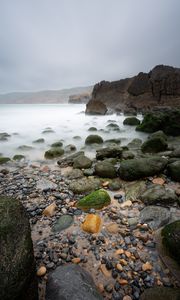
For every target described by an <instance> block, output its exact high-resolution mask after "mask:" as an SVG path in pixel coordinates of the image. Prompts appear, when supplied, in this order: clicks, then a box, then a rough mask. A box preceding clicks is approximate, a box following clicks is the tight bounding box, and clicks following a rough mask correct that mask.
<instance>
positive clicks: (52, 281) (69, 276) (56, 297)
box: [46, 264, 103, 300]
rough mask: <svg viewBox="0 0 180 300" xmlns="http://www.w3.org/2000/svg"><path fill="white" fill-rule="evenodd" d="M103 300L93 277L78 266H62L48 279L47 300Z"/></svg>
mask: <svg viewBox="0 0 180 300" xmlns="http://www.w3.org/2000/svg"><path fill="white" fill-rule="evenodd" d="M63 299H64V300H85V299H86V300H103V297H102V296H101V295H100V294H99V293H98V291H97V289H96V286H95V284H94V282H93V279H92V277H91V275H90V274H89V273H88V272H86V271H85V270H83V269H82V268H81V267H80V266H77V265H73V264H71V265H66V266H60V267H58V268H57V269H56V270H55V271H53V272H52V273H51V274H50V275H49V278H48V282H47V288H46V300H63Z"/></svg>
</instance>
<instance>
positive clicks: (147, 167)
mask: <svg viewBox="0 0 180 300" xmlns="http://www.w3.org/2000/svg"><path fill="white" fill-rule="evenodd" d="M166 165H167V160H166V159H165V158H162V157H158V156H154V157H149V158H139V159H129V160H124V161H122V162H121V165H120V168H119V171H118V172H119V176H120V178H122V179H124V180H129V181H133V180H136V179H140V178H143V177H147V176H153V175H156V174H158V173H160V172H162V171H163V170H164V169H165V167H166Z"/></svg>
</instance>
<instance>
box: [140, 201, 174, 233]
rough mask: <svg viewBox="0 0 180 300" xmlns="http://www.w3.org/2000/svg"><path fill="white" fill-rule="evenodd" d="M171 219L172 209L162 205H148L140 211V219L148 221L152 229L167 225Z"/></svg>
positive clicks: (144, 221)
mask: <svg viewBox="0 0 180 300" xmlns="http://www.w3.org/2000/svg"><path fill="white" fill-rule="evenodd" d="M169 219H170V211H169V210H168V209H167V208H165V207H161V206H153V205H151V206H146V207H145V208H144V209H142V210H141V212H140V217H139V221H140V222H141V223H147V224H148V225H149V227H150V228H151V229H154V230H156V229H158V228H159V227H161V226H164V225H166V224H167V223H168V222H169Z"/></svg>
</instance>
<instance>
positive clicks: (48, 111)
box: [0, 104, 147, 161]
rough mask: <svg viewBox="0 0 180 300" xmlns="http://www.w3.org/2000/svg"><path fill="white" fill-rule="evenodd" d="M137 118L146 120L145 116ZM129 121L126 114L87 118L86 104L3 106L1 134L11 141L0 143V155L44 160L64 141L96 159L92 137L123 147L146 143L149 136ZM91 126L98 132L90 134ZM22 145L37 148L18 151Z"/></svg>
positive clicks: (0, 107)
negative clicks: (89, 139) (114, 127)
mask: <svg viewBox="0 0 180 300" xmlns="http://www.w3.org/2000/svg"><path fill="white" fill-rule="evenodd" d="M137 117H138V118H139V119H142V116H141V115H138V116H137ZM125 118H126V116H124V115H123V114H121V115H117V114H112V115H105V116H91V115H86V114H85V104H0V133H1V132H6V133H8V134H9V135H10V137H9V138H8V140H7V141H0V153H1V155H3V156H8V157H10V158H12V157H13V156H14V155H15V154H23V155H25V157H26V159H27V160H30V161H38V160H40V161H41V160H44V152H45V151H46V150H48V149H50V147H51V144H52V143H54V142H57V141H62V142H63V147H64V148H65V147H66V146H67V145H69V144H73V145H75V146H76V149H77V150H83V151H85V154H86V155H87V156H89V157H91V158H92V157H93V156H94V155H95V148H94V147H86V146H85V139H86V137H87V136H88V135H89V134H98V135H100V136H101V137H102V138H103V139H104V140H108V139H113V138H116V139H117V138H118V139H121V145H122V146H124V145H127V144H128V143H129V142H130V141H131V140H132V139H134V138H140V139H142V140H145V138H146V136H147V135H146V134H145V133H142V132H139V131H136V130H135V127H134V126H127V125H126V126H125V125H123V121H124V119H125ZM110 123H115V124H117V125H119V128H120V130H119V131H115V130H110V129H108V127H107V125H109V124H110ZM90 127H96V129H97V131H94V132H91V131H89V130H88V129H89V128H90ZM46 129H52V132H49V133H43V131H44V130H46ZM77 136H78V137H79V138H77ZM40 138H44V140H45V142H44V143H41V144H35V143H33V141H34V140H36V139H40ZM22 145H26V146H30V147H33V148H31V149H29V150H20V149H18V148H19V146H22Z"/></svg>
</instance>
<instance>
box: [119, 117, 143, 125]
mask: <svg viewBox="0 0 180 300" xmlns="http://www.w3.org/2000/svg"><path fill="white" fill-rule="evenodd" d="M123 124H124V125H131V126H137V125H139V124H140V120H139V119H137V118H136V117H129V118H126V119H125V120H124V121H123Z"/></svg>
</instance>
